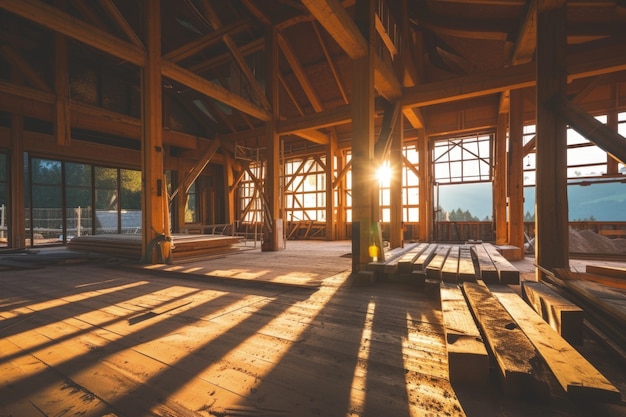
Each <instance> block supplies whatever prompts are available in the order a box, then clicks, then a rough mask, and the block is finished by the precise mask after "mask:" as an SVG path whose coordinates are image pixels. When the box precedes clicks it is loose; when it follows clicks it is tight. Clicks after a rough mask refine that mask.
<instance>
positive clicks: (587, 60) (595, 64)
mask: <svg viewBox="0 0 626 417" xmlns="http://www.w3.org/2000/svg"><path fill="white" fill-rule="evenodd" d="M623 48H624V46H623V45H615V46H611V47H607V48H598V49H595V50H593V51H587V52H585V53H578V54H572V55H570V56H569V57H568V59H567V62H568V65H567V75H568V81H572V80H575V79H579V78H586V77H591V76H595V75H602V74H608V73H613V72H618V71H623V70H626V54H623V53H622V51H623ZM535 70H536V68H535V64H534V63H532V62H530V63H527V64H521V65H515V66H512V67H509V68H503V69H497V70H490V71H483V72H479V73H475V74H471V75H467V76H462V77H456V78H453V79H450V80H444V81H435V82H431V83H426V84H421V85H419V86H415V87H409V88H405V89H404V94H403V96H402V105H403V107H423V106H430V105H433V104H440V103H449V102H451V101H457V100H464V99H468V98H474V97H480V96H485V95H489V94H495V93H500V92H502V91H505V90H513V89H520V88H527V87H533V86H535V85H536V75H535V74H536V71H535Z"/></svg>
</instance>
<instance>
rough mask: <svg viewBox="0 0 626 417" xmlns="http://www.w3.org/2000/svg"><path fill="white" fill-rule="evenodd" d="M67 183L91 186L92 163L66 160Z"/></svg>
mask: <svg viewBox="0 0 626 417" xmlns="http://www.w3.org/2000/svg"><path fill="white" fill-rule="evenodd" d="M65 183H66V184H67V185H82V186H84V187H90V188H91V165H86V164H75V163H71V162H66V163H65Z"/></svg>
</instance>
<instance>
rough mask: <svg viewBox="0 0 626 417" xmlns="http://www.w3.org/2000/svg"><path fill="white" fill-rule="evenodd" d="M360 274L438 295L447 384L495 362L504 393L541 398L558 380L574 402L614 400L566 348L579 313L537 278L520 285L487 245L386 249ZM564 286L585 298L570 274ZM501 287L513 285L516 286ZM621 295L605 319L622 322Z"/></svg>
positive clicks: (576, 334)
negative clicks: (421, 286)
mask: <svg viewBox="0 0 626 417" xmlns="http://www.w3.org/2000/svg"><path fill="white" fill-rule="evenodd" d="M368 271H369V273H371V274H374V276H375V277H380V276H384V277H386V278H389V279H400V280H404V281H411V282H416V283H418V284H425V289H426V292H427V293H429V294H431V295H433V296H436V297H437V298H438V299H439V300H440V302H441V311H442V314H443V322H444V330H445V338H446V348H447V354H448V367H449V376H450V381H451V382H452V383H453V384H463V385H468V386H476V385H486V384H487V383H488V380H489V375H490V367H493V366H494V364H495V367H496V368H497V370H498V375H499V377H500V381H501V385H502V388H503V391H504V393H505V394H506V395H507V396H509V397H513V398H518V399H525V400H531V401H548V400H549V399H550V398H551V389H553V388H554V387H555V385H559V386H560V388H561V389H562V391H563V392H564V393H566V394H567V396H569V397H571V398H573V399H576V400H577V401H580V400H583V401H602V402H612V403H615V402H620V401H621V393H620V391H619V390H618V389H617V388H615V386H613V385H612V384H611V383H610V382H609V381H608V380H607V379H606V378H605V377H604V376H603V375H602V374H601V373H600V372H599V371H598V370H597V369H596V368H595V367H594V366H593V365H592V364H591V363H589V362H588V361H587V359H585V358H584V357H583V356H582V355H581V354H580V353H579V352H578V350H577V349H576V348H575V347H574V346H579V345H582V343H583V326H584V315H585V314H587V312H586V311H583V309H582V308H581V307H579V306H578V305H577V304H574V302H572V301H571V300H570V299H569V298H565V297H564V296H563V295H561V293H559V292H558V291H556V289H555V288H554V287H552V286H550V285H547V284H546V283H544V282H531V281H522V282H520V275H519V271H518V270H517V269H516V268H515V267H514V266H513V265H512V264H511V263H510V262H509V261H508V260H507V259H505V258H504V257H503V256H502V255H501V254H500V253H499V252H498V250H497V248H496V247H495V246H494V245H492V244H489V243H482V242H481V243H471V244H464V245H451V244H438V243H415V244H410V245H408V246H405V247H404V248H398V249H393V250H390V251H387V252H386V253H385V259H384V260H380V261H376V262H370V263H369V264H368ZM572 274H573V273H570V278H572V276H571V275H572ZM562 275H563V274H562ZM567 283H568V284H567V285H569V286H570V287H573V288H574V287H575V288H580V287H585V288H586V290H579V293H580V294H581V296H582V297H585V296H586V297H587V298H588V297H589V296H590V291H591V290H590V289H589V287H590V286H594V288H595V283H590V284H581V283H580V282H576V283H574V280H573V279H569V280H567ZM509 284H513V285H514V286H515V287H517V285H519V287H517V288H518V289H519V291H517V292H516V291H515V290H514V289H513V287H511V286H509ZM605 291H606V290H604V292H605ZM595 293H596V295H597V294H598V293H599V290H598V289H597V288H595ZM582 294H585V295H582ZM621 296H622V298H619V300H618V301H614V302H612V304H610V303H609V302H608V301H607V302H606V304H607V305H609V304H610V305H609V306H608V307H607V305H605V306H604V308H605V309H608V310H611V309H612V310H616V309H617V307H616V304H619V305H621V306H622V308H623V309H622V310H621V311H622V312H621V313H616V312H615V311H613V314H617V315H616V316H614V320H613V321H614V322H616V323H618V325H622V327H623V323H625V322H626V315H624V314H625V313H624V311H625V310H624V309H626V296H624V295H623V294H621ZM616 297H617V296H616V295H615V294H614V293H611V297H610V298H616ZM585 324H586V323H585ZM554 381H556V384H555V382H554Z"/></svg>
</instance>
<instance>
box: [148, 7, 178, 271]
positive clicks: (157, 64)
mask: <svg viewBox="0 0 626 417" xmlns="http://www.w3.org/2000/svg"><path fill="white" fill-rule="evenodd" d="M143 4H144V16H145V27H146V48H147V60H146V65H145V67H144V68H143V72H142V91H141V92H142V117H141V121H142V130H143V132H142V133H143V137H142V142H141V144H142V146H141V172H142V180H143V192H142V211H141V213H142V231H141V233H142V241H141V254H142V259H143V261H144V262H146V263H162V262H168V261H169V260H170V257H171V235H170V230H169V229H170V227H169V214H168V211H169V207H168V198H167V186H166V184H165V175H164V166H163V165H164V164H163V158H164V157H163V113H162V112H163V107H162V103H163V97H162V87H161V10H160V4H161V3H160V2H159V1H157V0H148V1H145V2H144V3H143Z"/></svg>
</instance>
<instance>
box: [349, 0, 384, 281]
mask: <svg viewBox="0 0 626 417" xmlns="http://www.w3.org/2000/svg"><path fill="white" fill-rule="evenodd" d="M374 6H375V5H374V0H357V2H356V6H355V12H356V16H355V17H356V19H355V20H356V25H357V27H358V28H359V30H360V31H361V33H362V34H363V36H364V37H365V41H366V42H367V44H368V46H367V53H366V54H365V55H364V56H361V57H358V58H355V59H354V60H353V61H352V99H351V103H352V222H353V224H354V227H356V225H357V224H358V225H359V229H358V230H359V232H358V242H357V241H356V239H357V236H354V234H353V236H352V247H353V250H352V252H353V256H354V257H353V261H352V272H353V273H354V272H358V271H361V270H365V267H366V265H367V263H368V262H369V261H370V259H369V254H368V248H369V246H370V243H372V239H373V238H374V236H372V234H373V230H372V228H373V226H374V223H377V222H378V220H379V219H378V210H377V208H378V200H377V199H378V181H377V179H376V175H375V172H374V163H373V161H374V54H375V51H374V50H373V47H374V39H375V38H374V36H375V34H376V33H375V30H376V29H375V19H374V13H375V9H374ZM353 230H354V229H353ZM355 231H356V230H355ZM381 249H382V248H379V250H381ZM357 254H358V259H356V258H357V256H355V255H357Z"/></svg>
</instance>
